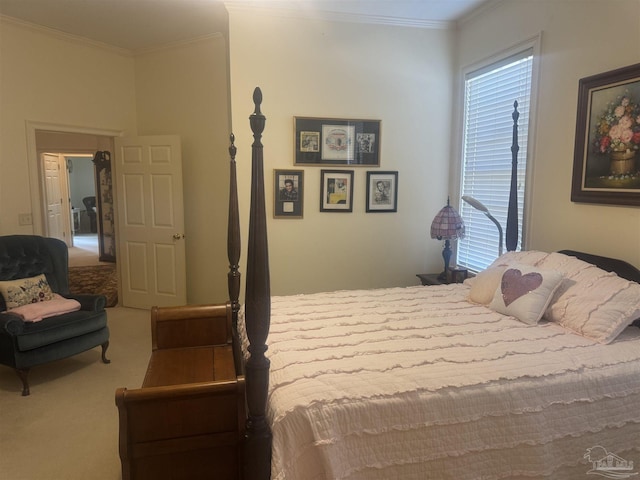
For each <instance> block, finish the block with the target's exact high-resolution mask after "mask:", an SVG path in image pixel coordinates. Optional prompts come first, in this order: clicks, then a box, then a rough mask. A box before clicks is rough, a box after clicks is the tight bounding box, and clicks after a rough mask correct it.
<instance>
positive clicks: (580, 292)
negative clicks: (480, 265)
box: [493, 251, 640, 344]
mask: <svg viewBox="0 0 640 480" xmlns="http://www.w3.org/2000/svg"><path fill="white" fill-rule="evenodd" d="M514 263H525V264H527V265H535V266H536V267H538V268H544V269H552V270H556V271H558V272H561V273H562V274H563V275H564V277H565V279H564V280H563V282H562V283H561V285H560V287H559V288H558V289H557V291H556V292H555V294H554V295H553V298H552V300H551V302H550V303H549V306H548V308H547V310H546V312H545V313H544V318H545V319H547V320H550V321H552V322H556V323H558V324H560V325H562V326H563V327H565V328H567V329H570V330H571V331H573V332H575V333H577V334H578V335H582V336H583V337H587V338H589V339H591V340H594V341H596V342H598V343H603V344H607V343H611V342H612V341H613V340H614V339H615V338H616V337H617V336H618V335H619V334H620V333H621V332H622V331H623V330H624V329H625V328H626V327H627V326H629V325H631V324H632V323H633V322H634V320H637V319H639V318H640V284H638V283H635V282H630V281H628V280H625V279H624V278H620V277H618V276H617V275H616V274H614V273H610V272H607V271H605V270H602V269H600V268H598V267H596V266H595V265H592V264H590V263H588V262H585V261H583V260H579V259H577V258H576V257H572V256H569V255H565V254H563V253H557V252H553V253H545V252H539V251H524V252H508V253H505V254H504V255H502V256H501V257H499V258H498V259H496V261H495V262H494V263H493V265H500V264H509V265H511V264H514Z"/></svg>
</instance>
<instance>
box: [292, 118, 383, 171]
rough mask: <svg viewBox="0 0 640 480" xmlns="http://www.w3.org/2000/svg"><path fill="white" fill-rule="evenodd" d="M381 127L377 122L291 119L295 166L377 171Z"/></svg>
mask: <svg viewBox="0 0 640 480" xmlns="http://www.w3.org/2000/svg"><path fill="white" fill-rule="evenodd" d="M380 124H381V121H380V120H352V119H344V118H315V117H294V163H295V165H348V166H368V167H379V166H380V139H381V137H380Z"/></svg>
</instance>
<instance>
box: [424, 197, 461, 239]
mask: <svg viewBox="0 0 640 480" xmlns="http://www.w3.org/2000/svg"><path fill="white" fill-rule="evenodd" d="M431 238H437V239H438V240H442V239H445V240H453V239H456V238H464V222H463V221H462V217H461V216H460V214H459V213H458V212H457V211H456V209H455V208H453V207H452V206H451V205H449V200H447V205H446V206H445V207H443V208H442V210H440V211H439V212H438V213H437V214H436V216H435V218H434V219H433V222H431Z"/></svg>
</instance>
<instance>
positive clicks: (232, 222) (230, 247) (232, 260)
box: [227, 133, 243, 374]
mask: <svg viewBox="0 0 640 480" xmlns="http://www.w3.org/2000/svg"><path fill="white" fill-rule="evenodd" d="M229 142H230V145H229V158H230V161H229V219H228V221H229V223H228V227H227V257H228V258H229V273H228V274H227V282H228V287H227V288H228V291H229V303H230V304H231V327H232V330H233V359H234V363H235V367H236V372H238V374H242V372H243V368H242V350H241V347H240V342H239V341H238V312H239V311H240V301H239V300H238V299H239V298H240V277H241V275H240V265H239V264H240V248H241V245H240V210H239V208H238V176H237V173H236V152H237V148H236V146H235V144H234V142H235V136H234V135H233V133H232V134H231V135H230V136H229Z"/></svg>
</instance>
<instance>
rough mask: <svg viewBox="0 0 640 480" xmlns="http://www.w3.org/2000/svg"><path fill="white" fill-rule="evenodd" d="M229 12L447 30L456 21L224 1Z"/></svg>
mask: <svg viewBox="0 0 640 480" xmlns="http://www.w3.org/2000/svg"><path fill="white" fill-rule="evenodd" d="M224 5H225V7H226V8H227V11H229V12H239V13H242V12H249V11H250V12H253V13H256V14H259V15H270V16H273V17H279V18H300V19H306V20H320V21H325V22H344V23H361V24H370V25H390V26H395V27H412V28H424V29H441V30H446V29H450V28H453V27H454V26H455V23H454V22H443V21H434V20H422V19H415V18H397V17H389V16H383V15H364V14H355V13H344V12H331V11H317V10H305V9H302V8H282V7H278V8H277V7H260V6H256V5H250V4H248V3H239V2H224Z"/></svg>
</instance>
